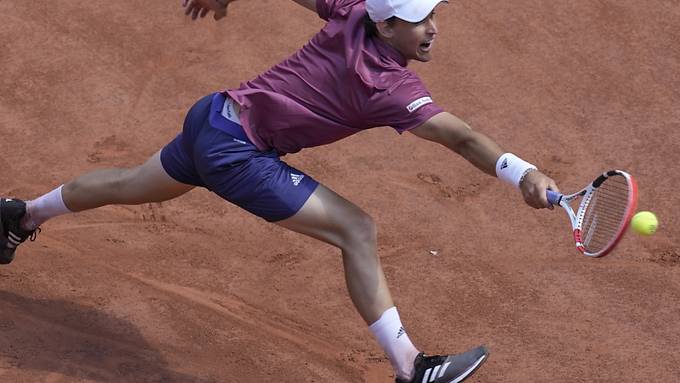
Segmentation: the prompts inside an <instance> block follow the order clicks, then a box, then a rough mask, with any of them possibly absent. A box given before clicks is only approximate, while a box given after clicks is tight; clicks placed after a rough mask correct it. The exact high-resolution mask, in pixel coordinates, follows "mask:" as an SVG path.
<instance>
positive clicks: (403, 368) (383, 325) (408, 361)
mask: <svg viewBox="0 0 680 383" xmlns="http://www.w3.org/2000/svg"><path fill="white" fill-rule="evenodd" d="M369 329H370V330H371V332H372V333H373V335H374V336H375V337H376V339H377V340H378V343H380V346H382V348H383V350H384V351H385V353H386V354H387V357H388V358H389V359H390V363H392V368H394V372H395V373H396V374H397V377H399V378H401V379H410V378H412V377H413V374H414V365H413V362H414V361H415V359H416V356H417V355H418V353H419V351H418V349H417V348H416V347H415V346H414V345H413V343H411V339H409V337H408V335H407V334H406V330H404V326H402V324H401V319H399V313H398V312H397V308H396V307H392V308H390V309H388V310H387V311H385V312H384V313H383V314H382V315H381V316H380V319H378V320H377V321H376V322H375V323H373V324H372V325H370V326H369Z"/></svg>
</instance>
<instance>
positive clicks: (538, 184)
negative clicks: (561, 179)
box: [519, 170, 560, 210]
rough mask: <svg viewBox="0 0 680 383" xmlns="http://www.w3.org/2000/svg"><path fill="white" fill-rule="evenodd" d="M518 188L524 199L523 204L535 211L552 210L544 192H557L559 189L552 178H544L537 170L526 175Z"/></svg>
mask: <svg viewBox="0 0 680 383" xmlns="http://www.w3.org/2000/svg"><path fill="white" fill-rule="evenodd" d="M519 188H520V190H521V192H522V196H523V197H524V202H526V203H527V205H529V206H531V207H533V208H535V209H543V208H548V209H551V210H552V209H553V206H552V205H551V204H550V202H548V197H547V196H546V190H548V189H550V190H552V191H556V192H559V191H560V189H559V188H558V187H557V184H555V181H553V180H552V178H550V177H548V176H546V175H545V174H543V173H541V172H540V171H538V170H534V171H531V172H529V173H527V175H526V176H525V177H524V179H523V180H522V182H521V183H520V184H519Z"/></svg>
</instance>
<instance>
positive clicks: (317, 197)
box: [276, 185, 415, 356]
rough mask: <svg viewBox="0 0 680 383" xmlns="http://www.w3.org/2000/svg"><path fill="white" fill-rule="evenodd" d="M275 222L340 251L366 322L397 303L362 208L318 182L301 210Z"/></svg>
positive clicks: (354, 298) (353, 295)
mask: <svg viewBox="0 0 680 383" xmlns="http://www.w3.org/2000/svg"><path fill="white" fill-rule="evenodd" d="M276 223H277V224H278V225H280V226H283V227H285V228H287V229H290V230H293V231H296V232H298V233H302V234H306V235H308V236H310V237H313V238H316V239H319V240H321V241H323V242H326V243H328V244H331V245H334V246H335V247H337V248H339V249H340V250H341V252H342V259H343V265H344V268H345V281H346V283H347V288H348V290H349V294H350V297H351V299H352V302H353V303H354V305H355V306H356V308H357V310H358V311H359V314H360V315H361V317H362V318H363V319H364V321H366V323H368V324H371V323H374V322H375V321H377V320H378V319H379V318H380V316H381V315H382V313H384V312H385V311H386V310H387V309H389V308H390V307H392V306H394V303H393V301H392V296H391V295H390V292H389V289H388V287H387V281H386V280H385V275H384V274H383V271H382V267H381V265H380V260H379V258H378V256H377V233H376V227H375V223H374V222H373V219H372V218H371V217H370V216H369V215H368V214H366V213H365V212H364V211H363V210H361V209H360V208H359V207H357V206H356V205H354V204H353V203H351V202H350V201H348V200H346V199H344V198H343V197H341V196H340V195H338V194H336V193H335V192H333V191H332V190H330V189H328V188H326V187H324V186H323V185H319V186H318V187H317V188H316V189H315V190H314V192H313V193H312V195H311V196H310V197H309V199H308V200H307V201H306V202H305V204H304V205H303V207H302V208H301V209H300V211H298V212H297V213H296V214H295V215H294V216H293V217H291V218H288V219H285V220H283V221H278V222H276ZM414 356H415V355H414Z"/></svg>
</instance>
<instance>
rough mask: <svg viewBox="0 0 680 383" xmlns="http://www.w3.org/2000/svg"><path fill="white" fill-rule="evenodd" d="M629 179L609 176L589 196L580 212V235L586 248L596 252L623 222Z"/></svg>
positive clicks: (626, 208) (608, 241)
mask: <svg viewBox="0 0 680 383" xmlns="http://www.w3.org/2000/svg"><path fill="white" fill-rule="evenodd" d="M630 193H631V191H630V189H629V187H628V181H627V180H626V178H625V177H623V176H612V177H609V178H608V179H607V180H606V181H605V182H603V183H602V185H600V187H599V188H597V189H595V190H594V192H593V193H592V195H591V196H590V201H589V203H588V207H587V208H586V210H585V214H584V216H583V225H582V231H581V235H582V239H583V246H584V247H585V249H586V251H588V252H591V253H595V252H598V251H600V250H602V249H604V248H605V247H607V246H608V245H609V243H610V242H611V241H612V240H614V239H615V238H616V237H617V236H618V234H619V232H620V230H621V227H622V226H623V224H624V220H625V217H626V212H627V210H628V202H629V199H630Z"/></svg>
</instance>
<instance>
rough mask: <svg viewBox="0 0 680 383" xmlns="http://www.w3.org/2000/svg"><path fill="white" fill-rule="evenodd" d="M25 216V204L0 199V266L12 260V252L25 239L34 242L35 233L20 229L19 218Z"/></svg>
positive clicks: (34, 231)
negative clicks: (0, 231)
mask: <svg viewBox="0 0 680 383" xmlns="http://www.w3.org/2000/svg"><path fill="white" fill-rule="evenodd" d="M25 214H26V203H25V202H24V201H22V200H19V199H11V198H0V228H2V233H0V234H2V235H0V264H2V265H6V264H8V263H10V262H12V261H13V260H14V252H15V251H16V249H17V246H19V245H20V244H21V243H22V242H24V241H25V240H26V239H29V238H30V239H31V241H34V240H35V235H36V231H39V230H40V229H37V230H32V231H26V230H24V229H22V228H21V225H20V222H21V218H23V216H24V215H25Z"/></svg>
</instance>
